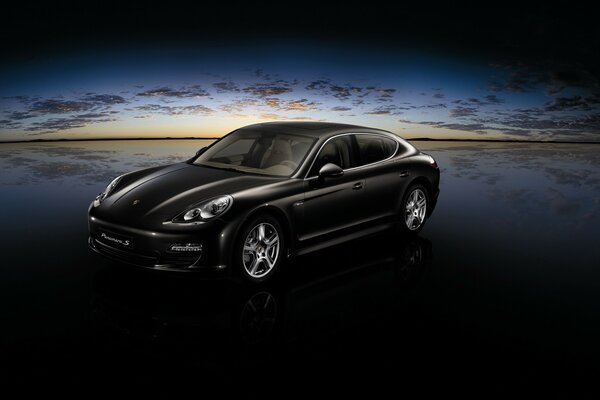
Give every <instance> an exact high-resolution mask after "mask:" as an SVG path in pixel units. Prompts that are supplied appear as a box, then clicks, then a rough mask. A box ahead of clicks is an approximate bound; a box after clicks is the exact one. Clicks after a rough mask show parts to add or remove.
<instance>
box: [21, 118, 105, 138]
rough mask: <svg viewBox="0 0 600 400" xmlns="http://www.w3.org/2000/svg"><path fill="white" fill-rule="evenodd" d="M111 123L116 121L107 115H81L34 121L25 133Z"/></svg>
mask: <svg viewBox="0 0 600 400" xmlns="http://www.w3.org/2000/svg"><path fill="white" fill-rule="evenodd" d="M112 121H116V118H112V117H110V116H108V114H81V115H76V116H71V117H63V118H50V119H47V120H44V121H35V122H32V123H30V124H29V125H28V126H27V128H25V131H28V132H39V133H52V132H58V131H64V130H68V129H74V128H84V127H86V126H88V125H90V124H95V123H99V122H112Z"/></svg>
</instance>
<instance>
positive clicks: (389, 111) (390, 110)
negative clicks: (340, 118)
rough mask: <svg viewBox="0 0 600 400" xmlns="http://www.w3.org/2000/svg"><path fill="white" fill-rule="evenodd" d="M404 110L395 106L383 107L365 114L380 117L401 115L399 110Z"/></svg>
mask: <svg viewBox="0 0 600 400" xmlns="http://www.w3.org/2000/svg"><path fill="white" fill-rule="evenodd" d="M404 109H405V108H403V107H398V106H395V105H385V106H379V107H376V108H375V109H373V110H371V111H368V112H367V113H366V114H368V115H380V116H385V115H397V114H402V111H400V110H404Z"/></svg>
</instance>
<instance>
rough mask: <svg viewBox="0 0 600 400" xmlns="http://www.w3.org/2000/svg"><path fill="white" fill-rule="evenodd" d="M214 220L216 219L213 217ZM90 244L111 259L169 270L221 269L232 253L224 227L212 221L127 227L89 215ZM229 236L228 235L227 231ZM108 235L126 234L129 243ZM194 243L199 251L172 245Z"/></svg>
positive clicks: (123, 236)
mask: <svg viewBox="0 0 600 400" xmlns="http://www.w3.org/2000/svg"><path fill="white" fill-rule="evenodd" d="M215 222H216V221H215ZM88 223H89V232H90V236H89V239H88V244H89V246H90V248H91V249H92V250H93V251H95V252H96V253H99V254H101V255H103V256H105V257H108V258H110V259H113V260H116V261H120V262H124V263H128V264H132V265H136V266H140V267H145V268H149V269H155V270H168V271H183V272H191V271H224V270H226V269H227V264H228V262H229V260H228V258H227V255H228V254H231V251H230V250H229V247H228V245H229V243H227V242H225V241H224V240H223V238H224V237H225V236H226V233H227V230H226V229H225V227H224V226H223V225H220V224H215V225H213V226H212V227H211V228H209V229H207V228H204V229H200V230H198V231H196V232H193V231H188V232H182V233H176V232H158V231H150V230H145V229H138V228H132V227H126V226H122V225H118V224H114V223H110V222H106V221H102V220H100V219H98V218H97V217H93V216H90V217H89V220H88ZM227 236H229V235H227ZM111 238H126V239H124V240H122V242H123V241H125V240H127V241H128V245H127V246H125V245H123V244H120V243H118V242H116V241H114V240H112V239H111ZM187 243H193V244H198V245H199V246H201V249H200V250H199V251H174V250H173V248H172V247H173V245H181V244H187Z"/></svg>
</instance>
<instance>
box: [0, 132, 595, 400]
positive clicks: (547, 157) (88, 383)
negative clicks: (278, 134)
mask: <svg viewBox="0 0 600 400" xmlns="http://www.w3.org/2000/svg"><path fill="white" fill-rule="evenodd" d="M415 144H416V145H417V146H418V147H420V148H421V149H423V150H424V151H427V152H428V153H430V154H432V155H433V156H434V157H436V159H437V160H438V163H439V164H440V167H441V169H442V182H441V195H440V200H439V203H438V208H437V209H436V211H435V214H434V215H433V217H432V219H431V220H430V221H429V223H428V225H427V226H426V227H425V229H424V230H423V231H422V233H421V234H420V236H419V238H416V239H409V238H405V237H401V236H399V235H398V234H396V233H394V232H388V233H386V234H384V235H380V236H377V237H372V238H368V239H364V240H360V241H356V242H352V243H348V244H346V245H342V246H338V247H335V248H332V249H329V250H326V251H322V252H319V253H314V254H312V255H309V256H305V257H300V258H298V259H296V260H294V261H293V262H292V263H290V264H289V265H288V268H287V271H288V272H287V273H286V274H283V275H281V276H280V279H279V280H278V281H277V282H275V283H273V284H272V285H269V286H266V287H261V288H258V289H252V288H244V287H240V286H238V285H236V284H235V283H231V282H229V281H214V280H212V281H206V280H201V279H196V278H189V277H185V278H182V277H179V276H170V275H165V274H155V273H146V272H145V271H138V270H131V269H129V268H124V267H123V266H120V265H118V264H114V263H111V262H108V261H106V260H104V259H102V258H100V257H99V256H96V255H94V254H91V253H90V252H89V251H88V249H87V245H86V232H87V226H86V209H87V206H88V204H89V202H90V200H91V199H92V198H93V197H94V196H95V195H96V194H97V193H98V192H100V191H101V190H102V189H103V188H104V186H106V184H107V183H108V182H109V181H110V179H111V178H112V177H114V176H116V175H118V174H120V173H122V172H126V171H129V170H132V169H137V168H143V167H146V166H150V165H156V164H161V163H170V162H174V161H177V160H183V159H186V158H188V157H190V156H191V155H192V154H193V153H194V152H195V150H196V149H197V148H199V147H202V146H203V145H204V143H202V142H200V141H163V142H161V141H156V142H151V141H137V142H135V141H131V142H89V143H85V142H80V143H55V144H18V145H17V144H15V145H7V144H3V145H1V147H0V221H2V223H1V224H0V251H1V254H2V257H3V258H2V261H1V267H0V293H1V294H2V302H1V305H0V311H1V314H0V315H2V324H1V333H0V368H2V370H1V372H2V375H1V378H0V382H1V383H2V384H3V385H2V386H3V387H6V385H15V386H18V387H19V389H20V390H21V391H22V393H27V392H29V391H33V392H38V393H44V394H48V393H51V392H54V391H60V392H61V393H69V392H73V393H77V394H80V395H89V394H93V395H103V396H114V395H115V394H122V393H124V394H131V395H141V394H155V395H156V394H163V393H164V394H165V395H181V394H184V393H186V394H189V393H190V391H192V392H191V393H192V394H193V395H194V396H195V397H202V396H207V395H209V393H210V398H214V396H213V395H212V394H214V393H215V392H218V393H220V394H222V395H242V396H243V397H244V398H265V397H277V398H281V397H283V396H285V397H302V398H307V397H309V398H313V397H315V396H323V395H325V396H348V395H363V396H369V397H375V396H377V397H375V398H381V397H383V396H386V397H387V396H390V395H391V396H392V397H396V398H398V397H401V396H408V395H411V394H414V393H418V394H420V395H433V394H446V395H447V394H449V393H458V394H461V395H463V396H467V395H468V396H469V397H472V396H477V397H483V396H489V395H490V394H495V393H501V394H507V395H513V394H516V393H519V394H522V393H524V394H529V395H539V394H540V393H542V392H543V393H546V394H549V395H551V397H565V396H566V395H568V394H577V395H582V397H583V398H586V397H587V398H593V397H595V395H598V389H597V378H598V377H599V373H600V364H599V362H600V345H599V344H598V337H599V336H600V335H599V334H600V290H599V289H600V246H599V244H600V241H599V239H598V238H600V145H572V144H569V145H567V144H565V145H556V144H548V145H541V144H529V145H528V144H498V143H444V142H417V143H415Z"/></svg>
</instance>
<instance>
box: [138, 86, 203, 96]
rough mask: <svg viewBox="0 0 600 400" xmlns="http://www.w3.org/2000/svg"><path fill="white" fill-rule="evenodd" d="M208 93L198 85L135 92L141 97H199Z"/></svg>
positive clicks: (164, 87)
mask: <svg viewBox="0 0 600 400" xmlns="http://www.w3.org/2000/svg"><path fill="white" fill-rule="evenodd" d="M209 95H210V94H209V93H208V92H207V91H206V90H204V89H203V88H202V87H201V86H200V85H192V86H188V87H182V88H180V89H172V88H169V87H166V86H163V87H159V88H155V89H150V90H146V91H143V92H140V93H138V94H137V96H141V97H175V98H199V97H207V96H209Z"/></svg>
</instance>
